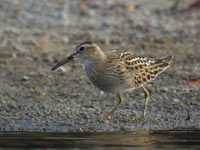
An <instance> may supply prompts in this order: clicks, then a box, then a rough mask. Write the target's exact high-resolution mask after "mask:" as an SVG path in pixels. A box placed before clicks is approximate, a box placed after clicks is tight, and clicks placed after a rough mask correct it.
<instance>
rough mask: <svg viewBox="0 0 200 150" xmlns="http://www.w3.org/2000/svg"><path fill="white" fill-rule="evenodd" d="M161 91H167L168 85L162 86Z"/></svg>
mask: <svg viewBox="0 0 200 150" xmlns="http://www.w3.org/2000/svg"><path fill="white" fill-rule="evenodd" d="M160 91H161V92H167V91H168V88H167V87H161V88H160Z"/></svg>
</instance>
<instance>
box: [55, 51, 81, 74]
mask: <svg viewBox="0 0 200 150" xmlns="http://www.w3.org/2000/svg"><path fill="white" fill-rule="evenodd" d="M77 53H78V52H75V53H73V54H72V55H70V56H68V57H67V58H65V59H64V60H62V61H61V62H59V63H57V64H56V65H55V66H54V67H52V68H51V70H56V69H57V68H58V67H60V66H62V65H64V64H66V63H68V62H70V61H71V60H73V59H74V56H75V55H76V54H77Z"/></svg>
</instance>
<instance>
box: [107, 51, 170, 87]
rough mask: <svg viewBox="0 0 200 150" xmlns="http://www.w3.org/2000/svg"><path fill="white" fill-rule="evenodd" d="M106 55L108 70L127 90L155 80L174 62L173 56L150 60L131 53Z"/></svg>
mask: <svg viewBox="0 0 200 150" xmlns="http://www.w3.org/2000/svg"><path fill="white" fill-rule="evenodd" d="M105 54H106V56H107V59H106V60H107V61H106V64H107V68H108V70H110V71H111V72H113V73H112V74H115V76H118V79H119V81H120V82H119V83H121V84H119V85H118V86H123V87H124V88H127V90H131V89H134V88H137V87H140V86H141V85H144V84H146V83H148V82H150V81H152V80H154V79H155V78H156V77H157V76H158V75H159V74H160V73H162V72H163V71H165V70H166V69H167V68H168V67H169V66H170V64H171V62H172V60H173V57H172V56H167V57H164V58H160V59H148V58H145V57H140V56H137V55H135V54H133V53H130V52H125V53H120V52H107V53H105ZM123 87H122V88H123ZM119 88H120V87H119ZM123 90H125V89H123Z"/></svg>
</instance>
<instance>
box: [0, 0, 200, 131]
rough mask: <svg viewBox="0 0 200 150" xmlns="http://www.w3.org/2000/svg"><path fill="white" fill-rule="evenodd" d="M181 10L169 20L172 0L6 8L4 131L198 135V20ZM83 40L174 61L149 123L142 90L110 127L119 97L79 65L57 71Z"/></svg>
mask: <svg viewBox="0 0 200 150" xmlns="http://www.w3.org/2000/svg"><path fill="white" fill-rule="evenodd" d="M181 2H182V3H181V4H180V5H179V7H178V10H176V11H174V12H171V11H170V7H171V6H172V5H173V3H174V1H172V0H165V1H160V0H135V1H129V0H109V1H107V0H101V1H93V0H85V1H81V0H74V1H70V0H59V1H54V0H43V1H41V0H1V1H0V116H1V117H0V130H3V131H5V130H6V131H19V130H20V131H21V130H24V131H98V132H102V131H114V130H160V129H166V130H167V129H183V128H184V129H185V128H187V129H188V128H190V129H191V128H192V129H194V128H197V129H199V128H200V92H199V91H200V83H199V82H200V13H199V9H192V10H190V11H189V10H188V11H187V10H185V11H183V10H184V8H186V7H187V6H189V4H191V2H192V1H187V0H182V1H181ZM85 40H92V41H95V42H96V43H98V44H99V45H100V47H101V48H102V49H104V51H106V50H113V49H116V50H120V51H132V52H135V53H137V54H138V55H142V56H146V57H150V58H159V57H162V56H166V55H174V57H175V62H174V64H173V65H172V66H171V67H170V68H169V69H168V70H167V71H166V72H165V73H163V74H161V75H160V76H159V77H158V78H157V80H155V81H154V82H152V83H149V84H148V85H147V86H146V88H147V89H148V90H149V91H150V93H151V97H150V100H149V107H148V110H147V118H146V120H145V121H142V120H141V119H139V118H140V115H141V114H142V111H143V105H144V93H143V92H142V90H141V89H137V90H135V91H133V92H131V93H124V94H123V97H124V99H125V100H126V103H125V104H124V105H123V106H122V107H121V108H120V109H119V111H117V112H116V113H115V114H114V116H113V120H112V121H111V122H105V121H102V120H103V118H104V117H105V116H106V115H107V114H108V113H109V112H110V111H111V109H112V108H113V107H114V105H116V103H117V100H116V99H115V95H109V94H102V93H101V92H100V91H99V90H98V89H96V88H94V86H93V85H92V84H91V83H90V82H89V80H88V78H87V76H86V74H85V72H84V70H83V68H82V66H81V64H80V63H79V62H76V63H75V62H74V63H69V64H67V65H65V66H63V67H61V69H59V70H58V71H55V72H53V71H51V67H52V66H54V65H55V64H56V63H57V62H58V61H59V60H61V59H62V58H63V57H65V56H68V55H70V54H71V53H72V52H73V51H74V48H75V46H76V45H77V44H79V43H81V42H83V41H85ZM186 108H187V109H188V111H189V114H190V119H189V120H186V118H187V111H186ZM4 116H7V117H8V116H9V117H11V118H4ZM12 117H16V118H12ZM17 117H19V118H17Z"/></svg>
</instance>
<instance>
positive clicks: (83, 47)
mask: <svg viewBox="0 0 200 150" xmlns="http://www.w3.org/2000/svg"><path fill="white" fill-rule="evenodd" d="M103 56H104V53H103V52H102V51H101V49H100V47H99V46H98V45H97V44H95V43H94V42H92V41H86V42H84V43H81V44H80V45H79V46H77V47H76V50H75V52H74V53H73V54H71V55H70V56H68V57H67V58H65V59H63V60H62V61H61V62H59V63H58V64H56V65H55V66H54V67H53V68H52V70H55V69H57V68H58V67H60V66H62V65H64V64H66V63H68V62H70V61H72V60H81V61H83V62H84V61H86V60H92V59H98V57H103Z"/></svg>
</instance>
